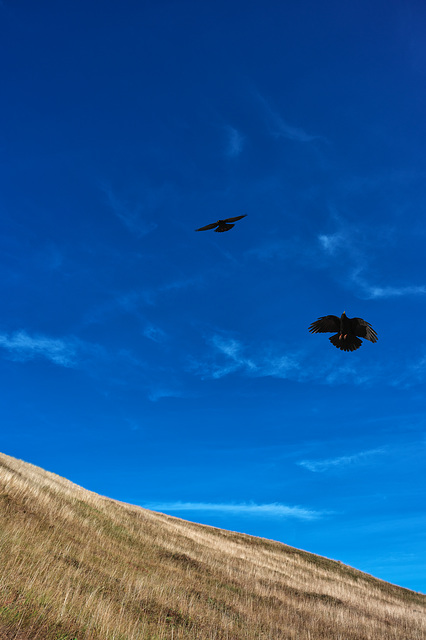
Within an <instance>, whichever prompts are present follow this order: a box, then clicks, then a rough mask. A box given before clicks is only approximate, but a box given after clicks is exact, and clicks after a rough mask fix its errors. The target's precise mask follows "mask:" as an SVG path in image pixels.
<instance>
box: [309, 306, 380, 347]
mask: <svg viewBox="0 0 426 640" xmlns="http://www.w3.org/2000/svg"><path fill="white" fill-rule="evenodd" d="M309 331H310V332H311V333H326V332H327V331H330V332H334V331H337V333H336V335H335V336H331V338H329V340H330V342H331V344H334V346H335V347H337V348H338V349H341V350H342V351H355V350H356V349H359V347H360V346H361V345H362V340H360V339H359V338H357V336H359V337H361V338H365V339H366V340H370V342H377V339H378V338H377V334H376V332H375V331H374V329H373V327H372V326H371V324H370V323H369V322H366V321H365V320H363V319H362V318H348V316H347V315H346V313H345V312H343V313H342V315H341V316H340V318H338V317H337V316H323V317H322V318H318V320H316V322H313V323H312V324H311V325H310V327H309Z"/></svg>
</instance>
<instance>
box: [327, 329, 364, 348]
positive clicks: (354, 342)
mask: <svg viewBox="0 0 426 640" xmlns="http://www.w3.org/2000/svg"><path fill="white" fill-rule="evenodd" d="M329 340H330V342H331V344H334V346H335V347H337V348H338V349H341V350H342V351H355V350H356V349H359V347H360V346H361V345H362V340H360V339H359V338H357V336H354V335H351V334H350V333H348V335H347V336H346V338H344V337H343V336H342V338H341V339H339V334H338V333H336V335H334V336H331V338H329Z"/></svg>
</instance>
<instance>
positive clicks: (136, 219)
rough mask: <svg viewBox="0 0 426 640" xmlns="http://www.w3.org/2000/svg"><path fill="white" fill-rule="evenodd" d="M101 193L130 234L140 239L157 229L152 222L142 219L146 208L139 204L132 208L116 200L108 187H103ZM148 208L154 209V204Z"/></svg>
mask: <svg viewBox="0 0 426 640" xmlns="http://www.w3.org/2000/svg"><path fill="white" fill-rule="evenodd" d="M103 191H104V193H105V195H106V199H107V204H108V205H109V207H110V208H111V209H112V211H113V212H114V214H115V215H116V216H117V218H118V219H119V220H120V221H121V222H122V223H123V224H124V226H125V227H127V229H128V230H129V231H130V232H131V233H133V234H135V235H136V236H138V237H139V238H142V237H143V236H146V235H147V234H148V233H150V232H151V231H153V230H154V229H155V228H156V227H157V225H156V224H155V223H154V222H145V220H144V219H143V217H142V213H143V211H144V209H146V206H145V207H144V206H142V205H140V204H139V205H137V206H136V207H134V208H132V207H131V206H130V205H129V204H128V203H127V202H125V201H124V200H121V199H120V198H118V197H117V195H116V194H115V193H113V191H112V190H111V188H110V187H106V186H104V187H103ZM149 208H150V209H153V208H155V206H154V203H151V206H150V207H149Z"/></svg>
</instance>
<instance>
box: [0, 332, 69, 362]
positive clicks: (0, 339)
mask: <svg viewBox="0 0 426 640" xmlns="http://www.w3.org/2000/svg"><path fill="white" fill-rule="evenodd" d="M0 347H2V348H3V349H5V350H6V351H8V353H9V355H10V357H11V358H12V359H14V360H19V361H26V360H32V359H34V358H45V359H46V360H50V361H51V362H53V363H54V364H57V365H60V366H62V367H73V366H75V364H76V356H77V350H76V342H75V340H73V339H70V340H64V339H61V338H50V337H47V336H40V335H37V336H30V335H28V333H27V332H26V331H15V332H14V333H12V334H6V333H3V334H0Z"/></svg>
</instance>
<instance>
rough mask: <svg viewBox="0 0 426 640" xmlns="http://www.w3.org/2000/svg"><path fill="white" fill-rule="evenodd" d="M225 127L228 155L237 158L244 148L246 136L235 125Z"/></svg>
mask: <svg viewBox="0 0 426 640" xmlns="http://www.w3.org/2000/svg"><path fill="white" fill-rule="evenodd" d="M225 129H226V133H227V137H228V140H227V148H226V155H228V156H229V157H230V158H236V157H237V156H239V155H240V154H241V152H242V150H243V146H244V136H243V135H242V134H241V133H240V132H239V131H238V129H235V128H234V127H231V126H227V127H225Z"/></svg>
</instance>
